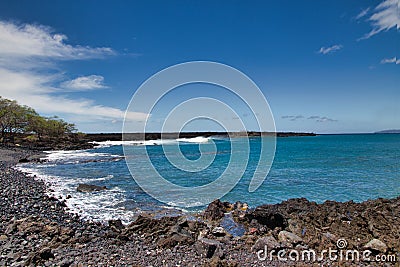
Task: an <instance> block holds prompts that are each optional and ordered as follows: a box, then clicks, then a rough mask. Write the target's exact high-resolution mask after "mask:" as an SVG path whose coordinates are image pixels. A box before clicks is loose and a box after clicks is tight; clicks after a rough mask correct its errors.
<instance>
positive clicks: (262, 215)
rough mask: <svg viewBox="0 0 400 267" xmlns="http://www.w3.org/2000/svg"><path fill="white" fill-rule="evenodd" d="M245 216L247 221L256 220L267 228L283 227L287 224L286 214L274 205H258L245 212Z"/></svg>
mask: <svg viewBox="0 0 400 267" xmlns="http://www.w3.org/2000/svg"><path fill="white" fill-rule="evenodd" d="M246 217H247V219H248V221H253V220H256V221H257V222H258V223H260V224H262V225H265V226H267V227H268V228H269V229H275V228H276V227H280V228H281V229H285V228H286V227H287V226H288V222H287V218H286V216H285V215H284V214H283V213H282V211H281V210H279V209H278V207H277V206H274V205H263V206H259V207H257V208H256V209H255V210H254V211H252V212H250V213H248V214H246Z"/></svg>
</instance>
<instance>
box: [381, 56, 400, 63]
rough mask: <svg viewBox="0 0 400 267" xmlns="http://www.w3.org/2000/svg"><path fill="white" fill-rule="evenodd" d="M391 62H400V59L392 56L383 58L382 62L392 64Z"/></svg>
mask: <svg viewBox="0 0 400 267" xmlns="http://www.w3.org/2000/svg"><path fill="white" fill-rule="evenodd" d="M390 63H394V64H400V59H398V58H397V57H392V58H384V59H382V60H381V64H390Z"/></svg>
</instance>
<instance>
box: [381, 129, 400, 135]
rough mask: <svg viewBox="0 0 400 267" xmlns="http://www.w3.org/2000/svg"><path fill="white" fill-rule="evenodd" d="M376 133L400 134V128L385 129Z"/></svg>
mask: <svg viewBox="0 0 400 267" xmlns="http://www.w3.org/2000/svg"><path fill="white" fill-rule="evenodd" d="M375 133H376V134H400V130H383V131H379V132H375Z"/></svg>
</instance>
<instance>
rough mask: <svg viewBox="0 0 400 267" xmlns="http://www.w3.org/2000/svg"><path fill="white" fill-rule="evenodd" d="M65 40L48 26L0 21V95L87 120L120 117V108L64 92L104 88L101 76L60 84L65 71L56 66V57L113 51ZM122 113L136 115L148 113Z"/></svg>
mask: <svg viewBox="0 0 400 267" xmlns="http://www.w3.org/2000/svg"><path fill="white" fill-rule="evenodd" d="M66 40H67V37H66V36H65V35H63V34H58V33H53V31H52V29H51V28H49V27H45V26H41V25H32V24H23V25H17V24H14V23H10V22H4V21H0V95H1V96H3V97H6V98H10V99H15V100H17V101H19V102H20V103H22V104H25V105H29V106H31V107H33V108H35V109H36V110H37V111H39V112H41V113H46V114H60V113H61V114H68V115H69V116H72V117H73V116H75V117H76V116H79V117H82V115H84V117H85V119H87V120H104V119H109V120H115V119H121V118H123V117H124V114H125V111H123V110H121V109H118V108H114V107H108V106H104V105H98V104H96V103H95V102H94V101H93V100H90V99H74V98H71V97H69V96H68V95H67V93H68V92H70V91H71V90H75V91H76V90H90V89H98V88H104V87H105V85H104V84H103V81H104V77H102V76H98V75H89V76H83V77H78V78H76V79H73V80H70V81H67V82H64V83H61V85H60V82H62V80H65V77H64V75H65V74H64V72H63V71H62V70H60V69H59V67H58V66H57V62H59V61H66V60H88V59H92V58H105V57H108V56H111V55H115V54H116V52H115V51H114V50H112V49H111V48H107V47H89V46H80V45H70V44H67V43H66ZM127 115H128V117H129V118H132V119H137V120H143V119H145V118H147V116H148V115H147V114H144V113H129V114H127Z"/></svg>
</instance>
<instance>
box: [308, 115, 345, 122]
mask: <svg viewBox="0 0 400 267" xmlns="http://www.w3.org/2000/svg"><path fill="white" fill-rule="evenodd" d="M307 119H308V120H315V121H316V122H337V121H338V120H335V119H331V118H328V117H321V116H310V117H308V118H307Z"/></svg>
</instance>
